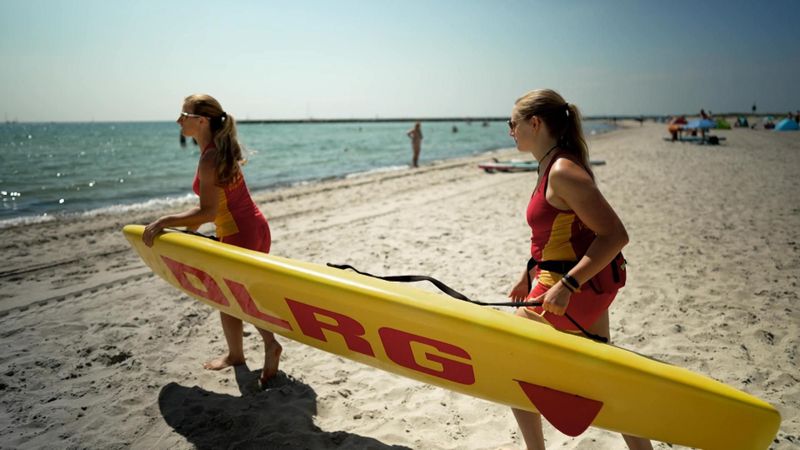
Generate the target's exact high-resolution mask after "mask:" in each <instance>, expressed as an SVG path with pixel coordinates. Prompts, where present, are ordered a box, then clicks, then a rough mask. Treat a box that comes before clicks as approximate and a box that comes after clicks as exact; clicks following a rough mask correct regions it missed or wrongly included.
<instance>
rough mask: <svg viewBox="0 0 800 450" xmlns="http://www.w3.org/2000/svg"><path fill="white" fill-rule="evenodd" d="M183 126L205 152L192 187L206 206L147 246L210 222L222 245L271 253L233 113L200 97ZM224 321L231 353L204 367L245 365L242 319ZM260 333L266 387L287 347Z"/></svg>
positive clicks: (190, 102) (166, 221)
mask: <svg viewBox="0 0 800 450" xmlns="http://www.w3.org/2000/svg"><path fill="white" fill-rule="evenodd" d="M177 123H178V125H180V127H181V134H182V135H183V136H186V137H191V138H194V139H195V140H196V141H197V144H198V146H199V148H200V161H199V163H198V166H197V172H196V174H195V178H194V183H193V186H192V188H193V190H194V192H195V194H197V195H198V196H199V197H200V204H199V205H198V206H196V207H194V208H192V209H189V210H188V211H184V212H182V213H178V214H173V215H168V216H164V217H161V218H159V219H158V220H156V221H155V222H153V223H151V224H149V225H148V226H147V227H146V228H145V231H144V235H143V240H144V242H145V243H146V244H147V245H149V246H151V245H153V239H154V238H155V236H156V235H157V234H158V233H160V232H161V230H163V229H164V228H166V227H186V228H187V229H190V230H196V229H197V228H198V227H199V226H200V225H202V224H204V223H206V222H214V225H215V227H216V234H217V238H219V240H220V241H222V242H224V243H227V244H232V245H236V246H239V247H244V248H247V249H250V250H256V251H260V252H264V253H269V249H270V244H271V235H270V230H269V224H268V223H267V220H266V218H265V217H264V215H263V214H262V213H261V211H260V210H259V209H258V206H256V204H255V202H253V199H252V198H251V197H250V192H249V191H248V189H247V185H246V184H245V181H244V174H243V173H242V170H241V167H240V166H241V164H243V163H244V162H245V161H244V158H243V156H242V149H241V146H240V145H239V141H238V140H237V137H236V122H235V120H234V118H233V116H231V115H230V114H227V113H226V112H225V111H224V110H223V109H222V106H221V105H220V104H219V102H218V101H217V100H216V99H214V98H213V97H211V96H209V95H205V94H195V95H190V96H189V97H186V99H185V100H184V102H183V109H182V111H181V114H180V116H179V117H178V120H177ZM220 319H221V322H222V331H223V333H224V334H225V341H226V342H227V344H228V353H227V354H226V355H223V356H221V357H219V358H216V359H212V360H210V361H208V362H206V363H205V364H203V367H205V368H206V369H208V370H221V369H224V368H226V367H230V366H235V365H239V364H244V362H245V356H244V344H243V342H242V336H243V324H242V321H241V319H238V318H236V317H233V316H231V315H228V314H225V313H224V312H220ZM258 331H259V333H260V334H261V337H262V338H263V340H264V368H263V370H262V372H261V377H260V381H261V383H262V384H263V383H265V382H266V381H268V380H269V379H270V378H272V377H274V376H275V374H276V373H277V372H278V363H279V360H280V356H281V351H282V348H281V345H280V344H279V343H278V341H277V340H276V339H275V336H274V335H273V334H272V333H271V332H269V331H267V330H262V329H260V328H259V329H258Z"/></svg>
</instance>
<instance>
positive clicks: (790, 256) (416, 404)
mask: <svg viewBox="0 0 800 450" xmlns="http://www.w3.org/2000/svg"><path fill="white" fill-rule="evenodd" d="M623 125H625V126H624V127H622V128H620V129H618V130H615V131H612V132H609V133H603V134H598V135H595V136H592V137H589V146H590V155H591V156H592V158H597V159H604V160H606V161H607V164H606V165H604V166H599V167H597V168H595V176H596V179H597V182H598V184H599V185H600V187H601V189H602V191H603V193H604V195H605V196H606V198H607V199H608V200H609V202H610V203H611V204H612V205H613V206H614V208H615V210H616V211H617V212H618V213H619V215H620V217H621V218H622V220H623V222H624V223H625V225H626V227H627V228H628V233H629V235H630V244H629V245H628V246H627V247H626V248H625V250H624V253H625V256H626V258H627V259H628V261H629V266H628V267H629V274H628V284H627V286H626V287H625V288H624V289H623V290H622V292H621V294H620V296H619V298H617V300H615V302H614V304H613V305H612V307H611V312H610V316H611V317H610V319H611V330H612V337H613V339H614V345H617V346H620V347H622V348H626V349H629V350H631V351H635V352H637V353H640V354H644V355H648V356H652V357H654V358H657V359H659V360H661V361H665V362H667V363H670V364H674V365H677V366H680V367H684V368H686V369H688V370H692V371H695V372H698V373H701V374H705V375H708V376H711V377H712V378H714V379H717V380H719V381H721V382H723V383H726V384H729V385H731V386H733V387H734V388H737V389H740V390H743V391H745V392H748V393H750V394H753V395H755V396H758V397H760V398H762V399H763V400H765V401H767V402H769V403H771V404H773V405H775V406H776V407H777V408H778V409H779V411H780V412H781V415H782V423H781V429H780V431H779V433H778V436H777V437H776V442H775V443H774V445H773V448H775V449H778V450H783V449H790V448H793V447H794V446H796V445H797V442H800V377H798V376H797V373H800V371H799V370H798V364H799V362H798V360H797V349H798V348H800V308H798V307H797V301H798V300H800V296H798V291H797V285H798V283H800V275H799V274H800V244H798V240H797V229H800V205H799V204H798V202H797V200H796V199H795V198H794V197H795V193H796V192H797V191H798V189H800V140H798V139H797V137H796V136H793V135H789V134H776V133H770V132H762V131H753V130H747V129H742V130H725V131H720V132H719V133H720V134H724V135H725V136H726V137H727V140H726V141H725V144H724V145H719V146H700V145H695V144H689V143H671V142H666V141H663V139H662V137H663V136H666V135H667V132H666V126H665V125H661V124H648V123H645V124H644V126H642V127H640V126H639V124H638V122H634V123H631V124H623ZM628 125H630V126H628ZM517 155H518V153H517V152H516V150H514V149H506V150H502V151H497V156H499V157H501V158H507V157H518V156H517ZM492 156H493V155H492ZM488 157H491V156H487V155H486V154H482V155H477V156H471V157H462V158H457V159H455V160H447V161H446V162H442V163H440V164H431V165H427V166H424V167H421V168H420V169H416V170H411V169H406V170H400V171H398V172H389V173H373V174H367V175H364V176H359V177H351V178H343V179H336V180H328V181H320V182H314V183H309V184H307V185H302V186H292V187H290V188H284V189H279V190H270V191H258V192H253V198H254V200H255V201H256V203H257V204H258V205H259V206H260V207H261V208H262V210H263V211H264V213H265V215H267V217H268V220H269V221H270V227H271V229H272V235H273V245H272V253H274V254H276V255H278V256H284V257H289V258H294V259H299V260H304V261H311V262H319V263H323V264H324V263H325V262H334V263H348V264H352V265H353V266H355V267H358V268H359V269H362V270H365V271H367V272H373V273H380V274H397V273H411V272H414V273H423V274H429V275H431V276H434V277H436V278H438V279H441V280H442V281H444V282H446V283H447V284H449V285H451V286H453V287H454V288H456V289H457V290H459V291H460V292H463V293H464V294H465V295H467V296H469V297H472V298H480V299H482V300H486V301H490V300H501V299H503V298H505V295H506V293H507V291H508V289H509V287H510V286H511V284H513V282H514V278H515V277H518V276H519V272H520V270H521V269H520V264H523V265H524V261H526V260H527V256H528V255H527V254H528V250H529V238H530V229H529V228H528V227H527V224H526V223H525V218H524V211H525V205H526V204H527V201H528V199H529V198H530V193H531V189H532V187H533V185H534V184H535V182H536V174H535V172H522V173H495V174H486V173H484V172H483V171H482V170H480V169H478V168H477V167H476V165H477V163H478V162H482V161H484V160H485V159H487V158H488ZM787 205H788V207H787ZM174 209H175V208H174V207H171V208H170V209H169V210H170V211H172V210H174ZM162 212H164V211H163V210H158V209H152V210H147V211H136V212H127V213H125V214H117V215H115V214H104V215H98V216H96V217H91V218H72V219H70V220H65V221H61V222H55V221H51V222H45V223H40V224H34V225H29V226H19V227H15V228H14V229H9V228H6V229H4V231H5V232H7V233H8V232H9V230H10V231H11V233H10V234H9V235H10V236H13V238H12V239H10V240H7V241H6V242H4V243H2V244H0V252H2V255H3V257H4V260H5V263H4V265H3V268H2V269H1V270H0V285H1V286H2V289H0V328H2V329H3V332H2V336H3V342H4V344H5V345H4V346H3V347H2V348H0V392H2V396H0V420H2V421H3V422H4V423H6V424H7V426H6V427H3V428H2V429H0V443H1V444H0V446H2V447H13V448H39V447H47V446H52V445H54V443H58V444H57V445H59V446H60V447H78V446H87V447H92V448H108V447H126V448H178V449H191V448H197V447H200V448H209V447H218V446H230V445H236V444H239V445H251V446H258V445H261V446H265V447H266V446H270V445H271V446H277V447H281V448H311V449H333V448H356V449H362V448H363V449H367V448H381V449H389V448H394V449H397V448H415V449H416V448H419V449H427V448H435V449H462V448H469V449H498V448H521V447H522V444H521V437H520V436H519V431H518V430H517V427H516V423H515V422H514V419H513V416H512V415H511V411H510V410H509V409H508V408H507V407H505V406H502V405H497V404H493V403H489V402H486V401H483V400H479V399H476V398H472V397H467V396H465V395H461V394H457V393H454V392H451V391H446V390H443V389H440V388H436V387H432V386H429V385H425V384H421V383H419V382H416V381H413V380H409V379H405V378H401V377H398V376H395V375H391V374H388V373H386V372H382V371H380V370H377V369H373V368H371V367H368V366H364V365H361V364H358V363H354V362H351V361H348V360H344V359H342V358H340V357H336V356H334V355H331V354H328V353H325V352H321V351H318V350H315V349H313V348H310V347H307V346H304V345H302V344H299V343H297V342H294V341H289V340H287V339H283V338H281V337H278V339H279V340H280V341H281V344H282V345H283V346H284V353H283V356H282V357H281V367H280V373H279V375H278V377H277V379H276V380H275V381H274V384H271V385H270V388H269V389H267V390H265V391H260V390H258V388H257V378H258V375H259V370H258V369H259V367H260V365H259V364H260V363H261V362H262V358H263V349H262V348H261V342H260V341H259V340H258V339H257V337H258V334H257V332H256V331H255V329H254V328H253V327H252V326H246V327H245V335H246V336H245V352H246V355H247V357H248V363H247V365H245V366H240V367H238V368H236V369H235V370H231V369H228V370H223V371H220V372H211V371H206V370H202V369H201V364H202V362H203V361H205V360H206V359H208V358H209V357H212V356H216V355H218V354H219V353H220V352H222V351H223V350H224V348H225V344H224V338H223V337H222V333H221V332H220V329H219V328H220V327H219V318H218V314H216V312H215V311H213V310H212V309H211V308H208V307H207V306H205V305H203V304H201V303H199V302H197V301H195V300H193V299H190V298H188V297H186V296H184V295H182V294H180V293H179V292H178V291H177V290H176V289H174V288H173V287H172V286H170V285H168V284H167V283H165V282H163V281H162V280H160V279H158V278H156V277H154V276H153V275H152V274H151V273H150V271H149V269H148V268H147V267H146V266H144V264H143V263H142V262H141V261H140V260H139V259H138V256H136V255H135V254H134V252H133V250H131V249H130V248H129V246H128V245H127V242H125V241H124V237H123V236H122V233H121V232H120V230H121V228H122V226H123V225H125V224H127V223H146V222H147V221H148V220H152V219H154V218H155V217H156V216H157V215H160V214H161V213H162ZM209 230H212V225H206V226H204V227H203V228H201V230H200V231H204V232H208V231H209ZM26 304H27V306H26ZM32 304H35V306H34V305H32ZM509 313H510V312H509ZM544 427H545V438H546V440H547V443H548V446H549V447H550V448H567V449H583V448H619V447H621V446H623V445H624V444H623V442H622V439H621V437H620V436H619V435H618V434H615V433H612V432H609V431H604V430H599V429H594V428H592V429H590V430H588V431H587V432H586V433H584V434H582V435H581V436H578V437H576V438H570V437H567V436H564V435H562V434H560V433H559V432H557V431H556V430H554V429H553V428H552V427H551V426H549V424H545V425H544ZM654 447H655V448H657V449H660V450H667V449H670V448H673V449H674V448H675V447H676V446H673V447H670V446H668V445H667V444H663V443H654Z"/></svg>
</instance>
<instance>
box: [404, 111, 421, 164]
mask: <svg viewBox="0 0 800 450" xmlns="http://www.w3.org/2000/svg"><path fill="white" fill-rule="evenodd" d="M406 135H407V136H408V137H409V138H410V139H411V150H412V151H413V152H414V153H413V156H412V157H411V167H419V152H420V150H421V149H422V125H421V124H420V123H419V122H417V123H415V124H414V128H412V129H410V130H408V132H407V133H406Z"/></svg>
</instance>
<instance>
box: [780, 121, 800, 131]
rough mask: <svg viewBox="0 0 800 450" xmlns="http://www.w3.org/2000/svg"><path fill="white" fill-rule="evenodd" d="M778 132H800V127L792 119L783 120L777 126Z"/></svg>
mask: <svg viewBox="0 0 800 450" xmlns="http://www.w3.org/2000/svg"><path fill="white" fill-rule="evenodd" d="M775 130H776V131H797V130H800V126H799V125H797V122H795V121H794V120H792V119H783V120H781V121H780V122H778V124H777V125H775Z"/></svg>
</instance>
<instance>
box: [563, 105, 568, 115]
mask: <svg viewBox="0 0 800 450" xmlns="http://www.w3.org/2000/svg"><path fill="white" fill-rule="evenodd" d="M564 110H565V111H566V112H567V117H569V103H564Z"/></svg>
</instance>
